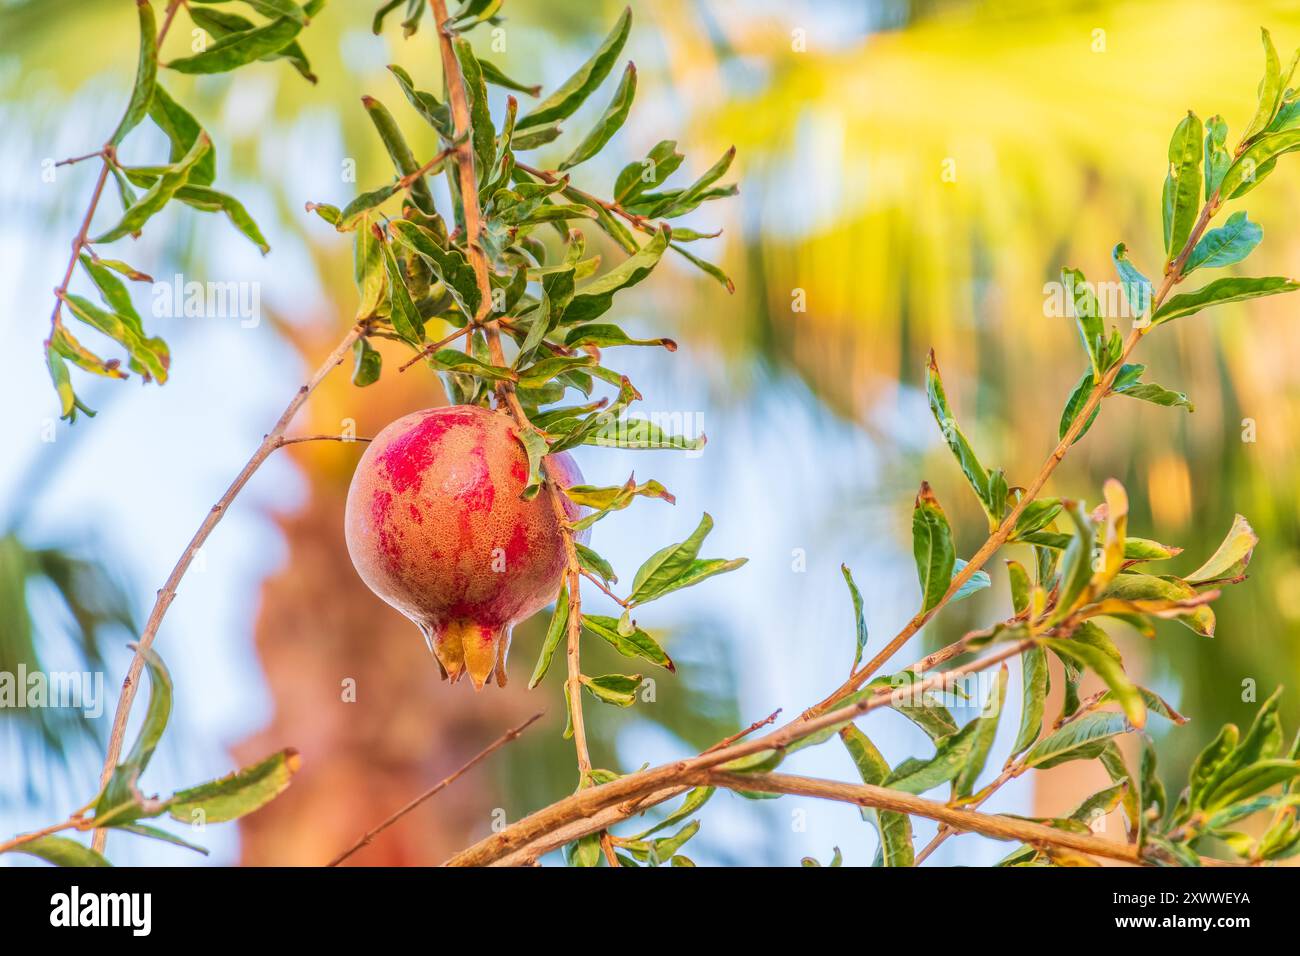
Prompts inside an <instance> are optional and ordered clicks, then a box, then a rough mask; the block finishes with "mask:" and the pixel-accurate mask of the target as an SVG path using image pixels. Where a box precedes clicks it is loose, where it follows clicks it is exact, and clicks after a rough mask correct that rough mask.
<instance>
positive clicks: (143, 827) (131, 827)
mask: <svg viewBox="0 0 1300 956" xmlns="http://www.w3.org/2000/svg"><path fill="white" fill-rule="evenodd" d="M113 829H114V830H122V831H123V832H126V833H134V834H135V835H136V836H142V837H148V838H149V839H151V840H159V841H161V842H163V843H170V844H171V845H172V846H180V847H184V848H185V849H187V850H193V851H194V852H195V853H202V854H203V855H204V856H207V855H208V849H207V847H202V846H199V845H198V844H197V843H190V842H189V841H188V840H182V839H181V838H180V837H178V836H176V834H174V833H168V832H167V831H166V830H163V829H161V828H160V827H151V826H149V825H148V824H144V823H123V824H122V825H121V826H116V827H114V828H113Z"/></svg>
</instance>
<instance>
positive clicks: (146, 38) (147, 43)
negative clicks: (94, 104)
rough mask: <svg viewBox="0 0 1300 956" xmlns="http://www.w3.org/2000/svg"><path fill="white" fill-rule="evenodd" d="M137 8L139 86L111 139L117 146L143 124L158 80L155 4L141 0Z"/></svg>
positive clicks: (133, 92)
mask: <svg viewBox="0 0 1300 956" xmlns="http://www.w3.org/2000/svg"><path fill="white" fill-rule="evenodd" d="M135 11H136V14H137V15H138V16H139V18H140V56H139V60H138V62H137V65H136V71H135V86H134V87H132V89H131V101H130V102H129V103H128V104H127V107H126V113H124V114H123V116H122V119H121V121H120V122H119V123H118V124H117V129H116V130H114V131H113V135H112V136H111V137H110V138H109V140H108V141H109V143H110V144H111V145H113V146H118V145H120V144H121V142H122V140H123V139H125V138H126V134H127V133H129V132H131V130H133V129H135V128H136V127H137V126H138V125H140V121H141V120H142V119H144V118H145V116H146V114H148V112H149V103H150V102H151V101H152V100H153V91H154V85H155V84H156V83H157V80H158V39H157V36H158V25H157V23H156V22H155V21H154V16H153V6H152V5H150V4H149V3H145V2H140V0H137V3H136V6H135Z"/></svg>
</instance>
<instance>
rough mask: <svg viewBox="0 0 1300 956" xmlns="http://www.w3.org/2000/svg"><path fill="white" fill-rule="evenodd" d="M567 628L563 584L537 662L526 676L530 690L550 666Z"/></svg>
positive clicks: (567, 612)
mask: <svg viewBox="0 0 1300 956" xmlns="http://www.w3.org/2000/svg"><path fill="white" fill-rule="evenodd" d="M568 629H569V586H568V584H567V583H566V584H563V585H561V586H560V594H559V597H557V598H556V599H555V611H554V612H553V613H552V614H551V623H550V624H549V625H548V626H547V628H546V637H545V638H544V639H543V641H542V652H541V653H540V654H539V655H538V656H537V663H536V665H534V667H533V675H532V676H531V677H530V678H528V689H529V690H532V689H533V688H534V687H536V686H537V685H538V684H540V683H541V682H542V678H543V677H545V676H546V672H547V671H548V670H549V669H550V667H551V658H552V657H554V656H555V649H556V648H557V647H559V646H560V642H561V641H562V640H564V637H565V635H566V634H567V633H568Z"/></svg>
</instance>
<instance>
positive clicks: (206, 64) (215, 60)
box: [164, 17, 302, 73]
mask: <svg viewBox="0 0 1300 956" xmlns="http://www.w3.org/2000/svg"><path fill="white" fill-rule="evenodd" d="M301 29H302V24H301V23H299V22H298V21H296V20H294V19H293V18H291V17H281V18H280V19H278V20H273V21H271V22H270V23H266V24H262V25H261V26H257V27H254V28H253V29H251V30H241V31H239V32H238V33H230V34H227V35H226V36H224V37H222V38H221V39H219V40H217V42H216V43H214V44H212V46H210V47H208V48H207V49H206V50H204V51H203V52H202V53H196V54H194V55H193V56H186V57H181V58H180V59H179V60H172V61H171V62H170V63H166V64H164V66H166V67H167V68H168V69H169V70H175V71H176V72H177V73H225V72H227V71H229V70H234V69H237V68H238V67H241V66H244V65H246V64H248V63H252V62H253V61H254V60H260V59H261V58H262V57H264V56H268V55H270V54H272V53H276V52H278V51H280V50H282V49H284V48H285V47H286V46H288V45H289V44H290V43H292V42H293V40H294V37H296V36H297V35H298V32H299V31H300V30H301Z"/></svg>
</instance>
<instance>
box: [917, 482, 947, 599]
mask: <svg viewBox="0 0 1300 956" xmlns="http://www.w3.org/2000/svg"><path fill="white" fill-rule="evenodd" d="M912 554H913V556H914V557H915V559H916V576H917V579H918V580H919V581H920V584H921V610H922V611H928V610H930V609H931V608H932V607H934V606H935V605H937V604H938V603H939V601H940V600H942V598H943V596H944V594H945V593H947V591H948V585H949V583H950V582H951V581H952V573H953V564H954V561H955V559H956V556H955V554H954V553H953V546H952V528H951V527H949V525H948V518H947V516H945V515H944V513H943V508H941V507H940V506H939V500H938V499H937V498H935V496H934V493H933V492H932V491H931V490H930V485H929V484H928V483H927V482H924V481H923V482H921V490H920V491H919V492H918V493H917V496H916V504H915V505H914V507H913V509H912Z"/></svg>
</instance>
